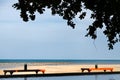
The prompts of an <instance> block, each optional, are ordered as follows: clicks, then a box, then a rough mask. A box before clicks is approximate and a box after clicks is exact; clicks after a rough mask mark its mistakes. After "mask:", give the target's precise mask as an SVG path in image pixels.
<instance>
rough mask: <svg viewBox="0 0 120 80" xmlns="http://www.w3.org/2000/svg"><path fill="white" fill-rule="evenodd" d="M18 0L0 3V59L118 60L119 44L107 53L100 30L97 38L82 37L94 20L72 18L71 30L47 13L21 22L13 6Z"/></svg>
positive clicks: (57, 17)
mask: <svg viewBox="0 0 120 80" xmlns="http://www.w3.org/2000/svg"><path fill="white" fill-rule="evenodd" d="M15 2H17V0H0V59H112V60H116V59H117V60H119V59H120V43H117V44H116V45H115V46H114V49H113V50H108V46H107V39H106V37H105V36H104V35H103V33H102V31H103V29H102V30H98V31H97V35H98V38H97V39H96V40H92V39H91V38H90V37H85V34H86V33H87V31H86V29H87V27H88V26H89V25H90V24H91V22H92V21H93V20H91V19H89V13H90V11H88V15H87V17H86V18H85V19H84V20H82V21H81V20H79V19H77V18H75V19H74V21H75V23H76V28H75V29H72V28H71V27H70V26H68V25H67V23H66V21H65V20H63V19H62V18H61V17H59V16H57V15H55V16H52V15H51V14H50V10H46V11H45V13H44V14H42V15H39V14H38V13H36V15H37V17H36V20H35V21H29V22H24V21H23V20H22V18H20V11H18V10H16V9H14V8H13V7H12V5H13V4H14V3H15Z"/></svg>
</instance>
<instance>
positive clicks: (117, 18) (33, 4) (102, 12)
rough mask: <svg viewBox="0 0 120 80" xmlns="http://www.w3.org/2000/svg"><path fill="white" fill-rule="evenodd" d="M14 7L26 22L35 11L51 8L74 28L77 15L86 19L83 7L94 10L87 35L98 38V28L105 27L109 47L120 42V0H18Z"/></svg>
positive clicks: (40, 11)
mask: <svg viewBox="0 0 120 80" xmlns="http://www.w3.org/2000/svg"><path fill="white" fill-rule="evenodd" d="M13 7H14V8H16V9H17V10H20V11H21V12H20V16H21V18H22V19H23V21H25V22H27V21H29V20H35V17H36V15H35V12H38V13H40V14H44V11H45V10H46V9H51V14H52V15H55V14H58V15H59V16H61V17H62V18H63V19H64V20H67V24H68V25H69V26H71V27H72V28H75V23H74V21H73V19H74V18H75V17H76V16H77V15H79V18H80V19H84V17H85V16H86V12H85V11H83V8H84V9H88V10H91V11H92V13H91V17H90V18H92V19H94V21H93V23H92V24H91V25H89V26H88V28H87V31H88V33H87V34H86V36H90V37H91V38H92V39H96V38H97V35H96V31H97V29H98V28H100V29H102V28H103V27H104V28H105V29H104V31H103V33H104V35H105V36H106V37H107V39H108V46H109V49H113V45H114V44H115V43H116V42H120V0H18V3H15V4H14V5H13Z"/></svg>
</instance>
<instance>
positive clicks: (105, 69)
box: [81, 68, 113, 72]
mask: <svg viewBox="0 0 120 80" xmlns="http://www.w3.org/2000/svg"><path fill="white" fill-rule="evenodd" d="M81 70H82V72H84V71H85V70H87V71H88V72H91V71H93V70H103V71H104V72H106V71H107V70H109V71H111V72H112V71H113V68H81Z"/></svg>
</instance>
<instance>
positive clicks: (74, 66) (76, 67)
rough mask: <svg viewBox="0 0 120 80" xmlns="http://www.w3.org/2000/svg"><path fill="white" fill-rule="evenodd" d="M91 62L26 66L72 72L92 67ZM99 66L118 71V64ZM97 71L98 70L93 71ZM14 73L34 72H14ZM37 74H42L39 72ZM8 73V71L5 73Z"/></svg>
mask: <svg viewBox="0 0 120 80" xmlns="http://www.w3.org/2000/svg"><path fill="white" fill-rule="evenodd" d="M94 67H95V65H93V64H72V65H40V66H39V65H37V66H28V67H27V69H45V70H46V71H45V74H47V73H51V74H52V73H72V72H73V73H74V72H81V68H94ZM98 67H99V68H108V67H109V68H113V71H120V64H100V65H98ZM7 69H9V70H17V69H24V67H23V66H21V67H15V68H7ZM94 72H98V70H96V71H94ZM101 72H103V71H101ZM3 74H4V73H3V70H0V75H3ZM14 74H35V72H15V73H14ZM39 74H42V73H41V72H39ZM7 75H9V73H7Z"/></svg>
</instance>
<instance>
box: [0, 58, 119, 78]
mask: <svg viewBox="0 0 120 80" xmlns="http://www.w3.org/2000/svg"><path fill="white" fill-rule="evenodd" d="M24 64H28V65H32V66H33V65H35V66H37V65H61V64H62V65H64V64H65V65H66V64H68V65H69V64H70V65H72V64H120V60H58V59H57V60H51V59H47V60H38V59H36V60H35V59H29V60H28V59H27V60H26V59H16V60H15V59H1V60H0V70H4V69H7V68H14V67H19V66H23V65H24ZM0 80H120V74H109V75H108V74H107V75H81V76H61V77H25V78H0Z"/></svg>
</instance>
